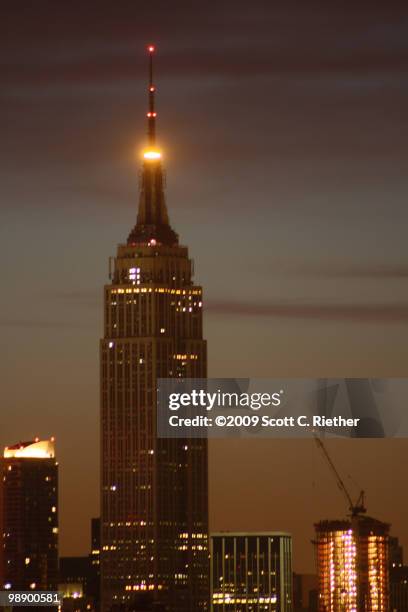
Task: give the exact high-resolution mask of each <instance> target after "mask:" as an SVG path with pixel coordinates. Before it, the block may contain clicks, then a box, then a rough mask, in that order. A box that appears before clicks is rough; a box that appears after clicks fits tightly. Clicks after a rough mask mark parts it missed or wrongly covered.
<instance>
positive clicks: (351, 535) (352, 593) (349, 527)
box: [315, 437, 390, 612]
mask: <svg viewBox="0 0 408 612" xmlns="http://www.w3.org/2000/svg"><path fill="white" fill-rule="evenodd" d="M315 440H316V443H317V445H318V447H319V448H320V450H321V451H322V453H323V455H324V456H325V458H326V460H327V462H328V464H329V466H330V468H331V469H332V471H333V473H334V475H335V478H336V481H337V485H338V487H339V489H340V490H341V491H342V492H343V494H344V496H345V498H346V501H347V502H348V505H349V511H350V515H349V518H347V519H344V520H333V521H320V522H319V523H316V524H315V530H316V540H315V545H316V561H317V574H318V584H319V593H318V611H319V612H375V611H379V612H389V602H390V596H389V529H390V525H389V524H388V523H383V522H382V521H379V520H377V519H374V518H371V517H369V516H367V515H366V508H365V504H364V491H361V493H360V497H359V499H358V500H357V502H356V503H353V500H352V499H351V496H350V493H349V492H348V490H347V488H346V486H345V484H344V482H343V480H342V478H341V476H340V474H339V473H338V471H337V469H336V466H335V465H334V463H333V461H332V459H331V457H330V455H329V454H328V452H327V449H326V447H325V446H324V444H323V442H322V440H320V439H319V438H317V437H315Z"/></svg>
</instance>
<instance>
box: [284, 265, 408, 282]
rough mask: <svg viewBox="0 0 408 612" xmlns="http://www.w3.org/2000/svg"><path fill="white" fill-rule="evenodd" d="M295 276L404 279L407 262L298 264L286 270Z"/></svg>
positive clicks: (407, 275)
mask: <svg viewBox="0 0 408 612" xmlns="http://www.w3.org/2000/svg"><path fill="white" fill-rule="evenodd" d="M288 272H290V273H292V274H295V275H296V276H305V275H307V276H315V277H319V278H326V279H330V278H361V279H374V280H375V279H384V280H387V279H405V278H408V264H404V263H403V264H396V263H395V264H380V263H378V264H375V263H374V264H372V265H371V264H352V263H350V264H348V263H345V264H336V263H330V264H327V265H318V264H316V265H314V264H311V265H310V266H309V265H305V266H299V267H296V268H292V269H291V270H288Z"/></svg>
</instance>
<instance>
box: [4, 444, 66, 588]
mask: <svg viewBox="0 0 408 612" xmlns="http://www.w3.org/2000/svg"><path fill="white" fill-rule="evenodd" d="M1 468H2V469H1V476H2V477H1V480H0V487H1V489H2V491H1V495H0V496H1V497H2V504H1V505H2V513H1V515H2V525H1V530H0V540H2V541H0V544H1V548H2V549H3V571H2V572H1V574H2V580H3V584H2V585H1V587H2V588H4V589H12V590H29V589H35V590H47V589H48V590H56V589H57V583H58V508H57V504H58V466H57V463H56V461H55V449H54V441H53V439H51V440H39V439H36V440H32V441H30V442H20V443H19V444H16V445H15V446H9V447H6V448H5V450H4V457H3V459H2V461H1Z"/></svg>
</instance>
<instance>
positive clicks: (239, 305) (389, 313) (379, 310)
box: [205, 301, 408, 323]
mask: <svg viewBox="0 0 408 612" xmlns="http://www.w3.org/2000/svg"><path fill="white" fill-rule="evenodd" d="M205 306H206V311H207V312H209V313H210V314H215V315H230V316H231V315H232V316H240V317H270V318H272V317H273V318H284V319H314V320H321V321H350V322H358V323H402V322H407V321H408V303H388V304H375V303H372V304H371V303H366V304H335V303H305V302H302V301H299V302H275V303H269V304H266V303H262V304H261V303H259V304H256V303H246V302H227V301H210V302H207V303H206V305H205Z"/></svg>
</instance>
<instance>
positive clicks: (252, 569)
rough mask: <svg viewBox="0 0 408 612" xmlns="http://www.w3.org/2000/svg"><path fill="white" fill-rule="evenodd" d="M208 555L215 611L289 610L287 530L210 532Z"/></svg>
mask: <svg viewBox="0 0 408 612" xmlns="http://www.w3.org/2000/svg"><path fill="white" fill-rule="evenodd" d="M210 559H211V570H210V577H211V610H213V611H214V612H217V611H219V612H224V611H228V612H251V611H255V610H256V611H257V612H259V611H260V610H269V611H274V612H292V610H293V602H292V537H291V536H290V535H289V534H288V533H280V532H276V533H275V532H269V533H227V532H226V533H213V534H211V537H210Z"/></svg>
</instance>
